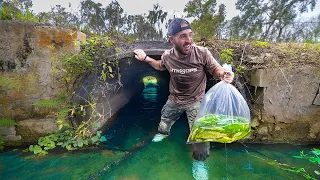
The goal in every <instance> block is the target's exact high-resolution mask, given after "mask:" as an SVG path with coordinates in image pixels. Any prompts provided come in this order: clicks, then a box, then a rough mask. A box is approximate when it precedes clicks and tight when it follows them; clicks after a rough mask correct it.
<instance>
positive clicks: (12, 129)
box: [0, 126, 16, 136]
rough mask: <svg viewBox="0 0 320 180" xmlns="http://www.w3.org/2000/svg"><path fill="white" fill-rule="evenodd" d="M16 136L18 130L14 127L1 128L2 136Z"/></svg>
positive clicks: (0, 133)
mask: <svg viewBox="0 0 320 180" xmlns="http://www.w3.org/2000/svg"><path fill="white" fill-rule="evenodd" d="M8 135H16V129H15V127H14V126H10V127H0V136H8Z"/></svg>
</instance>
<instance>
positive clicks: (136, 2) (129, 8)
mask: <svg viewBox="0 0 320 180" xmlns="http://www.w3.org/2000/svg"><path fill="white" fill-rule="evenodd" d="M80 1H81V0H46V1H44V0H33V1H32V2H33V10H34V12H35V13H39V12H49V11H50V10H51V7H54V6H55V5H62V6H63V7H66V8H67V9H68V10H69V8H68V4H69V3H71V8H72V9H73V11H77V10H79V4H80ZM93 1H94V2H96V3H98V2H99V3H101V4H102V5H103V7H105V6H106V5H108V4H109V3H110V2H111V0H93ZM188 1H189V0H118V2H119V4H120V6H121V7H122V8H123V9H124V11H125V12H126V13H127V14H144V13H148V11H149V10H152V9H153V4H156V3H159V5H160V6H161V7H162V10H164V11H166V12H168V16H167V18H172V17H173V15H174V14H175V15H176V17H181V15H182V14H183V8H184V7H185V5H186V4H187V3H188ZM236 1H237V0H225V1H224V0H217V7H218V6H219V4H221V3H224V4H225V5H226V10H227V17H226V18H227V20H230V19H231V18H232V17H234V16H237V15H238V14H239V11H238V10H236V8H235V3H236ZM319 12H320V0H317V5H316V7H315V9H314V11H313V12H311V13H308V14H305V15H304V16H303V18H309V17H312V16H316V15H318V14H319Z"/></svg>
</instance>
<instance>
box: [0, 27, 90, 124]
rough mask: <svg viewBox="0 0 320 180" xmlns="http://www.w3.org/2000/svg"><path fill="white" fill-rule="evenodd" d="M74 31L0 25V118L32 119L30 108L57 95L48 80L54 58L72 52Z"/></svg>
mask: <svg viewBox="0 0 320 180" xmlns="http://www.w3.org/2000/svg"><path fill="white" fill-rule="evenodd" d="M78 39H85V35H84V34H83V33H81V32H77V31H75V30H70V29H64V28H59V27H54V26H41V25H39V26H38V25H36V24H34V23H23V22H16V21H0V82H1V83H2V85H1V87H0V117H6V118H11V119H15V120H20V119H27V118H30V117H32V114H33V109H32V106H31V104H32V103H33V102H35V101H38V100H40V99H46V98H52V97H53V96H54V95H55V93H57V92H58V91H59V88H57V85H56V82H55V81H54V80H55V79H54V78H53V76H52V61H51V59H52V58H53V57H54V56H55V54H59V53H61V52H64V51H75V50H76V49H75V48H74V42H73V41H74V40H78Z"/></svg>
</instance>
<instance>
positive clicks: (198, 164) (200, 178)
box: [192, 161, 209, 180]
mask: <svg viewBox="0 0 320 180" xmlns="http://www.w3.org/2000/svg"><path fill="white" fill-rule="evenodd" d="M192 176H193V178H194V179H195V180H208V179H209V177H208V166H207V164H206V163H205V162H203V161H193V163H192Z"/></svg>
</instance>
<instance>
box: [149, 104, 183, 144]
mask: <svg viewBox="0 0 320 180" xmlns="http://www.w3.org/2000/svg"><path fill="white" fill-rule="evenodd" d="M182 113H183V110H182V109H180V108H179V107H178V106H177V105H176V104H174V103H173V102H172V101H171V100H170V99H168V100H167V102H166V104H165V105H164V106H163V108H162V110H161V120H160V123H159V126H158V132H159V133H158V134H156V135H155V136H154V138H153V140H152V141H153V142H158V141H161V140H162V139H164V138H165V137H167V136H168V135H169V134H170V129H171V126H172V125H173V124H174V122H175V121H176V120H177V119H179V117H180V116H181V114H182Z"/></svg>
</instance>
